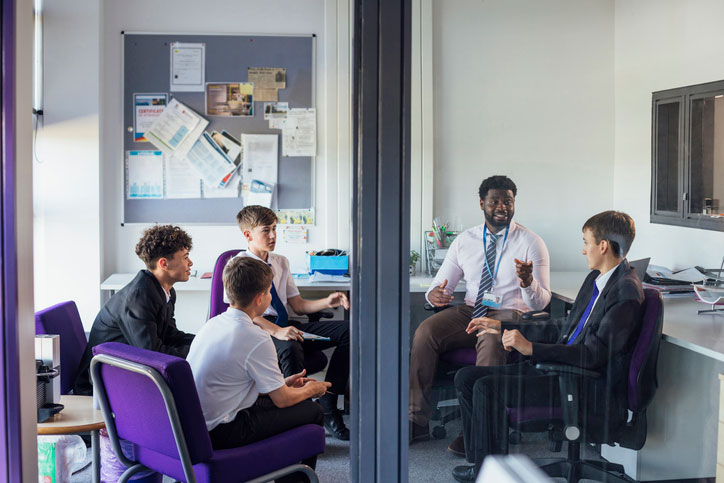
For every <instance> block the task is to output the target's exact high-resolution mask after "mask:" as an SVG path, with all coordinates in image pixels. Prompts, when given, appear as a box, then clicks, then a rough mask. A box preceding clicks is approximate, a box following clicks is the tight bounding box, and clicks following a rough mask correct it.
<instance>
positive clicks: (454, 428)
mask: <svg viewBox="0 0 724 483" xmlns="http://www.w3.org/2000/svg"><path fill="white" fill-rule="evenodd" d="M345 420H346V421H347V423H348V422H349V420H348V417H347V416H345ZM459 431H460V421H459V420H457V421H452V422H450V423H448V424H447V433H448V435H447V437H446V438H444V439H440V440H435V439H432V440H430V441H425V442H421V443H415V444H413V445H412V446H410V450H409V481H410V482H420V483H427V482H430V483H437V482H452V481H454V480H453V478H452V476H451V474H450V473H451V471H452V469H453V468H454V467H455V466H457V465H462V464H466V462H465V460H464V459H463V458H461V457H458V456H455V455H454V454H452V453H450V452H448V451H447V446H448V444H450V441H452V439H454V438H455V437H456V436H457V435H458V433H459ZM510 451H511V453H524V454H526V455H528V456H530V457H531V458H552V457H558V456H564V455H565V451H566V445H565V444H564V445H563V451H562V452H560V453H552V452H550V451H549V450H548V439H547V437H546V435H545V434H525V435H524V437H523V441H522V443H521V444H519V445H515V446H511V448H510ZM584 457H586V458H598V453H597V450H596V449H595V448H593V447H590V446H589V447H585V448H584ZM87 459H88V463H90V451H89V454H88V456H87ZM317 474H318V475H319V480H320V481H321V482H322V483H343V482H347V481H349V442H346V441H339V440H336V439H334V438H331V437H327V449H326V451H325V453H324V455H322V456H321V457H320V458H319V460H318V462H317ZM90 481H91V470H90V466H87V467H86V468H84V469H82V470H81V471H79V472H77V473H75V474H74V475H73V478H72V479H71V482H72V483H90ZM172 481H173V480H172V479H170V478H164V483H171V482H172ZM559 481H563V480H562V479H561V480H559Z"/></svg>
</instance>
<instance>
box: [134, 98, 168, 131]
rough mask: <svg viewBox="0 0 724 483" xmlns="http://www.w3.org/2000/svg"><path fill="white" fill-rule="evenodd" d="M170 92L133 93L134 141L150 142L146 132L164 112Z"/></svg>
mask: <svg viewBox="0 0 724 483" xmlns="http://www.w3.org/2000/svg"><path fill="white" fill-rule="evenodd" d="M167 104H168V94H133V141H135V142H137V143H143V142H148V139H146V138H145V137H144V135H143V134H144V133H145V132H146V131H147V130H148V128H150V127H151V125H152V124H153V123H154V121H156V119H157V118H158V116H160V115H161V113H163V110H164V109H166V105H167Z"/></svg>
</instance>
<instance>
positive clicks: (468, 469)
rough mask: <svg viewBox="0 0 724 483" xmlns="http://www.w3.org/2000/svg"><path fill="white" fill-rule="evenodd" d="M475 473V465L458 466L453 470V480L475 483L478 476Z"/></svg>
mask: <svg viewBox="0 0 724 483" xmlns="http://www.w3.org/2000/svg"><path fill="white" fill-rule="evenodd" d="M475 473H476V471H475V465H463V466H456V467H455V468H453V470H452V475H453V478H455V480H456V481H462V482H463V483H475V477H476V476H477V475H476V474H475Z"/></svg>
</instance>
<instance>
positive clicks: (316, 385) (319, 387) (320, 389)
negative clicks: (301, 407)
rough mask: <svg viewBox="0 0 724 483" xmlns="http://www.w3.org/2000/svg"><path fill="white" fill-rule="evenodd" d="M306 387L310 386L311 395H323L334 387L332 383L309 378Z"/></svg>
mask: <svg viewBox="0 0 724 483" xmlns="http://www.w3.org/2000/svg"><path fill="white" fill-rule="evenodd" d="M304 387H306V388H309V389H310V390H311V391H312V394H311V395H310V396H309V397H322V396H324V394H325V393H326V392H327V389H329V388H330V387H332V383H331V382H321V381H315V380H314V379H309V380H308V381H307V383H306V384H305V385H304Z"/></svg>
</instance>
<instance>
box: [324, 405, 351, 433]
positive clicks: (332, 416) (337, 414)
mask: <svg viewBox="0 0 724 483" xmlns="http://www.w3.org/2000/svg"><path fill="white" fill-rule="evenodd" d="M324 429H326V430H327V431H328V432H329V433H330V434H331V435H332V436H334V437H335V438H337V439H339V440H340V441H349V429H347V426H345V425H344V420H343V419H342V412H341V411H340V410H339V409H335V410H334V411H332V412H331V413H328V414H325V415H324Z"/></svg>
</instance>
